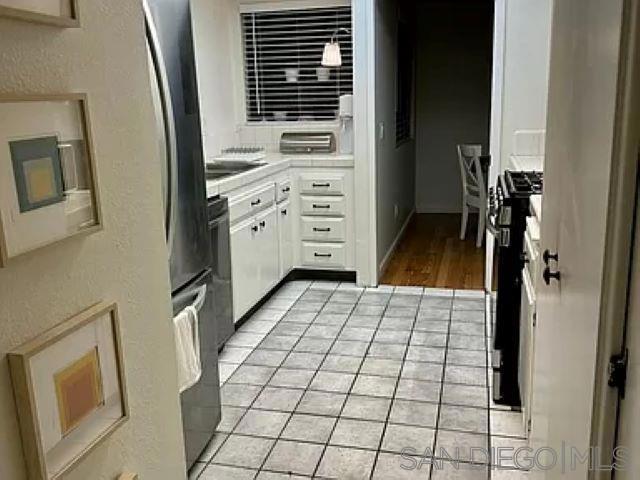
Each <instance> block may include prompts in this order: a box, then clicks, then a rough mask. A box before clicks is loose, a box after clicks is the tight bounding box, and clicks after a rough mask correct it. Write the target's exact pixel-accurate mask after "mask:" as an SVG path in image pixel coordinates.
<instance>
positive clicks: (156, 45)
mask: <svg viewBox="0 0 640 480" xmlns="http://www.w3.org/2000/svg"><path fill="white" fill-rule="evenodd" d="M142 6H143V9H144V16H145V19H146V26H147V40H148V42H149V49H150V50H151V57H152V59H153V63H154V71H155V74H156V80H157V82H158V88H159V89H160V98H161V101H162V107H163V108H162V116H163V117H164V124H165V130H166V132H165V134H166V137H167V147H168V148H167V155H168V157H169V162H168V163H169V169H168V172H167V173H168V177H169V182H168V184H169V205H168V210H169V215H168V217H169V221H168V225H167V246H168V251H169V256H171V252H172V251H173V240H174V233H175V229H176V221H177V216H178V211H177V204H178V142H177V138H176V125H175V119H174V116H173V106H172V100H171V90H170V89H169V79H168V78H167V68H166V64H165V61H164V58H163V57H162V49H161V48H160V41H159V40H158V32H157V30H156V26H155V24H154V23H153V16H152V15H151V11H150V10H149V5H148V3H147V0H143V2H142Z"/></svg>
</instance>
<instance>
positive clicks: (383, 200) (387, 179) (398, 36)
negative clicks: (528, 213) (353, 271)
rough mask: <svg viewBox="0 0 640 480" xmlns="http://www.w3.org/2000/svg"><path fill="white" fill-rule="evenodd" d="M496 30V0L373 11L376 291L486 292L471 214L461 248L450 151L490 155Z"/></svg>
mask: <svg viewBox="0 0 640 480" xmlns="http://www.w3.org/2000/svg"><path fill="white" fill-rule="evenodd" d="M493 21H494V2H493V0H486V1H485V0H483V1H460V0H428V1H418V0H405V1H402V2H395V1H392V0H377V2H376V124H377V128H378V132H377V136H378V139H377V151H376V167H377V179H378V182H377V237H378V241H377V244H378V252H377V264H378V273H379V278H380V283H383V284H392V285H413V286H421V287H429V288H449V289H473V290H482V289H483V288H484V269H485V249H484V244H481V246H480V247H477V246H476V238H477V236H476V234H477V229H478V224H479V222H478V217H479V214H478V213H477V210H476V211H473V210H472V212H473V213H472V214H471V215H470V218H469V221H468V225H467V228H466V232H465V234H464V236H462V238H461V223H462V221H461V220H462V210H463V203H462V202H463V200H462V198H463V195H462V188H463V187H462V175H461V171H460V170H461V169H460V164H459V161H458V152H457V148H456V147H457V145H459V144H474V145H480V146H481V148H482V153H483V154H488V149H489V133H490V117H491V93H492V92H491V87H492V61H493ZM390 126H393V128H389V127H390ZM484 183H485V189H486V180H485V182H484ZM480 228H481V229H482V230H484V227H482V226H481V227H480Z"/></svg>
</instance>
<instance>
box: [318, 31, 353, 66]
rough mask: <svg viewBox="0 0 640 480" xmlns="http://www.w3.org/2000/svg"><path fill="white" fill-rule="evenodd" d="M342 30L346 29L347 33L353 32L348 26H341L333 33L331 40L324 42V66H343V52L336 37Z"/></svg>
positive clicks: (322, 63)
mask: <svg viewBox="0 0 640 480" xmlns="http://www.w3.org/2000/svg"><path fill="white" fill-rule="evenodd" d="M340 31H344V32H346V33H349V34H350V33H351V30H349V29H347V28H339V29H337V30H336V31H335V32H333V35H331V40H330V41H329V42H327V43H325V44H324V52H323V53H322V62H321V65H322V66H323V67H341V66H342V53H341V52H340V44H339V43H338V40H337V39H336V36H337V35H338V33H339V32H340Z"/></svg>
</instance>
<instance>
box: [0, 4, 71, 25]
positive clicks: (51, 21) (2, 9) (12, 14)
mask: <svg viewBox="0 0 640 480" xmlns="http://www.w3.org/2000/svg"><path fill="white" fill-rule="evenodd" d="M64 1H65V2H66V3H68V8H69V15H68V16H65V15H50V14H46V13H41V12H38V11H34V10H30V9H27V8H19V7H14V6H8V5H2V0H0V17H7V18H13V19H15V20H22V21H25V22H31V23H39V24H43V25H51V26H55V27H62V28H77V27H79V26H80V17H79V15H78V0H64Z"/></svg>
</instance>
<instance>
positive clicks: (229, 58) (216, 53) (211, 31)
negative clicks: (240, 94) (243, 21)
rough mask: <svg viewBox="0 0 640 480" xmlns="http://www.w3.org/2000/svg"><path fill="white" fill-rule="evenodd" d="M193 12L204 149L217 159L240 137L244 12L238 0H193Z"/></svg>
mask: <svg viewBox="0 0 640 480" xmlns="http://www.w3.org/2000/svg"><path fill="white" fill-rule="evenodd" d="M191 11H192V13H193V38H194V44H195V56H196V64H197V71H198V92H199V96H200V115H201V117H202V129H203V142H204V149H205V155H206V157H213V156H216V155H218V154H219V153H220V150H222V149H223V148H226V147H230V146H232V145H233V144H234V143H235V138H236V117H237V112H236V110H237V107H236V101H235V100H236V98H237V93H236V90H237V87H236V86H237V85H242V86H244V80H243V79H242V77H241V76H238V75H237V72H238V71H237V69H236V62H238V63H242V58H241V57H239V58H238V57H237V56H236V55H235V52H236V48H235V46H234V43H235V42H236V41H237V42H238V43H239V42H240V41H241V39H240V38H239V37H237V35H236V34H237V32H238V29H239V24H240V17H239V15H240V13H239V10H238V6H237V2H236V1H235V0H216V1H212V0H192V2H191ZM237 50H238V51H239V50H240V47H237Z"/></svg>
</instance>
